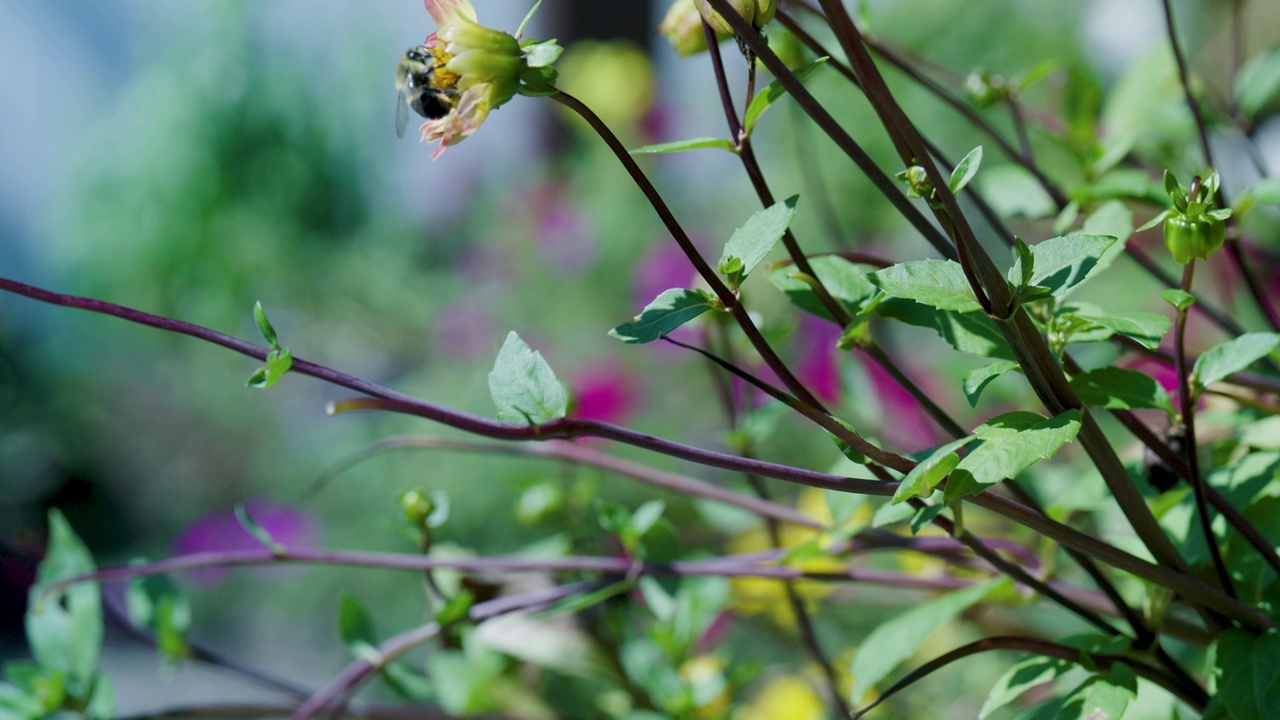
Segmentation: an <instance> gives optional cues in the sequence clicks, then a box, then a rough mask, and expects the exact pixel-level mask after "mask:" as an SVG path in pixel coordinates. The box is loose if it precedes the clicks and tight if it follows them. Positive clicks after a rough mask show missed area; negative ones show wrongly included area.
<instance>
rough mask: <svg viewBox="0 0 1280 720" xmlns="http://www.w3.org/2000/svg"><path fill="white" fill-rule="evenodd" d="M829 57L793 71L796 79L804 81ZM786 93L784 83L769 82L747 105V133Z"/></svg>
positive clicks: (745, 118) (744, 119) (745, 127)
mask: <svg viewBox="0 0 1280 720" xmlns="http://www.w3.org/2000/svg"><path fill="white" fill-rule="evenodd" d="M827 59H828V58H825V57H820V58H818V59H817V60H814V61H813V62H811V63H809V64H807V65H805V66H804V67H801V68H798V69H796V70H794V71H792V74H793V75H795V76H796V80H799V81H800V82H804V81H805V79H806V78H808V77H809V76H810V75H812V74H813V71H815V70H817V69H818V68H819V67H822V64H823V63H825V62H826V61H827ZM786 94H787V91H786V88H784V87H782V83H781V82H779V81H777V80H774V81H773V82H771V83H769V87H767V88H765V89H764V92H762V93H760V94H758V95H756V96H755V97H754V98H752V99H751V105H749V106H748V107H747V112H746V114H745V115H744V116H743V118H742V127H743V129H744V130H746V132H747V134H750V133H751V131H752V130H753V129H754V128H755V126H756V122H758V121H759V120H760V116H761V115H763V114H764V111H765V110H768V109H769V108H770V106H772V105H773V104H774V103H775V102H777V101H778V100H780V99H782V97H783V96H785V95H786Z"/></svg>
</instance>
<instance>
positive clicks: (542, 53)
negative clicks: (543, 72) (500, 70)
mask: <svg viewBox="0 0 1280 720" xmlns="http://www.w3.org/2000/svg"><path fill="white" fill-rule="evenodd" d="M538 2H542V0H538ZM520 49H521V50H523V51H524V64H525V65H527V66H529V67H531V68H545V67H550V66H551V65H552V64H553V63H555V61H556V60H559V59H560V56H561V55H562V54H564V48H563V47H561V46H560V43H558V42H556V41H555V40H543V41H542V42H524V43H520ZM544 77H545V76H544ZM522 78H523V75H522Z"/></svg>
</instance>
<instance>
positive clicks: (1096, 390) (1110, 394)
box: [1071, 367, 1173, 412]
mask: <svg viewBox="0 0 1280 720" xmlns="http://www.w3.org/2000/svg"><path fill="white" fill-rule="evenodd" d="M1071 387H1073V388H1075V391H1076V394H1078V395H1079V396H1080V400H1081V401H1083V402H1084V404H1086V405H1093V406H1096V407H1103V408H1106V409H1108V410H1140V409H1152V410H1165V411H1167V412H1173V405H1171V404H1170V402H1169V394H1168V393H1167V392H1165V389H1164V387H1163V386H1161V385H1160V383H1158V382H1156V380H1155V378H1153V377H1151V376H1150V375H1147V374H1146V373H1141V372H1138V371H1137V370H1127V369H1124V368H1116V367H1107V368H1099V369H1097V370H1090V371H1089V372H1087V373H1084V374H1082V375H1077V376H1075V377H1074V378H1071Z"/></svg>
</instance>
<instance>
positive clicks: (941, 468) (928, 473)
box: [893, 437, 977, 503]
mask: <svg viewBox="0 0 1280 720" xmlns="http://www.w3.org/2000/svg"><path fill="white" fill-rule="evenodd" d="M976 439H977V438H974V437H965V438H960V439H959V440H955V441H953V442H949V443H947V444H946V445H943V446H942V447H940V448H938V449H937V450H934V451H933V453H932V454H930V455H929V457H927V458H925V459H924V460H921V461H920V462H919V463H917V464H916V466H915V467H914V468H912V469H911V472H909V473H907V476H906V477H904V478H902V484H901V485H899V486H898V489H897V491H895V492H894V493H893V502H894V503H902V502H906V501H907V500H910V499H911V498H913V497H929V495H931V494H932V493H933V488H934V486H936V485H937V484H938V483H939V482H941V481H942V478H944V477H946V476H947V473H949V472H951V470H952V469H953V468H955V466H956V465H958V464H959V463H960V456H959V455H957V454H956V451H957V450H959V449H960V448H962V447H964V446H965V445H968V444H969V443H971V442H973V441H974V440H976Z"/></svg>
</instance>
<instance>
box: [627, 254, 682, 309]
mask: <svg viewBox="0 0 1280 720" xmlns="http://www.w3.org/2000/svg"><path fill="white" fill-rule="evenodd" d="M697 275H698V273H697V271H695V270H694V269H693V264H692V263H690V262H689V258H687V257H685V254H684V251H682V250H681V249H680V246H679V245H677V244H676V241H675V240H673V239H671V238H670V237H663V238H662V239H661V240H659V241H658V242H657V243H656V244H655V245H654V246H653V247H652V248H650V249H649V252H647V253H645V255H644V257H642V258H640V262H638V263H636V270H635V276H634V279H633V280H632V284H631V287H632V289H633V291H634V294H635V300H636V312H637V313H639V311H640V308H642V307H644V306H645V305H648V304H649V303H650V302H652V301H653V299H654V298H656V297H658V295H660V294H662V291H663V290H670V289H671V288H691V287H693V284H694V283H695V282H697Z"/></svg>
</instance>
